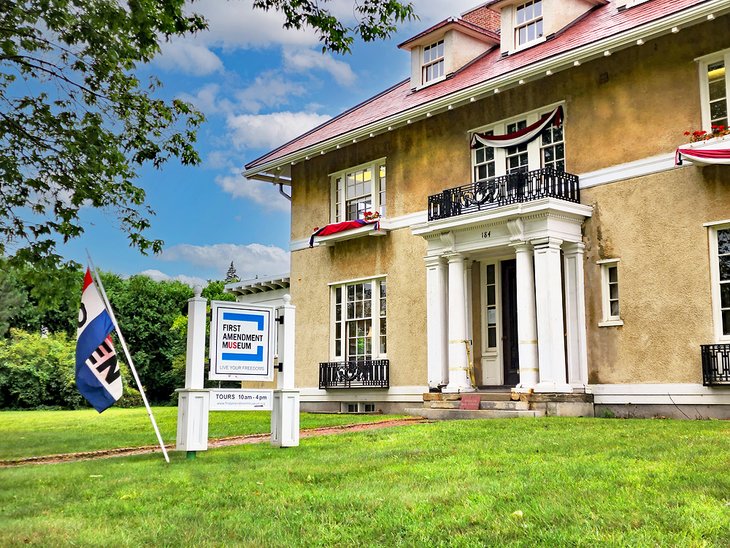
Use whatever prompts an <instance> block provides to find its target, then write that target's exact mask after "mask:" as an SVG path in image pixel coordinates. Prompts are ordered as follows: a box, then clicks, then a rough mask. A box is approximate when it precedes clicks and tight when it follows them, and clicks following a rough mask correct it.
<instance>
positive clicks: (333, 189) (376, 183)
mask: <svg viewBox="0 0 730 548" xmlns="http://www.w3.org/2000/svg"><path fill="white" fill-rule="evenodd" d="M380 165H385V166H386V167H385V180H386V183H385V184H386V191H385V192H386V194H387V192H388V190H387V188H388V186H387V185H388V183H387V181H388V167H387V164H386V158H378V159H376V160H373V161H372V162H367V163H364V164H360V165H357V166H352V167H348V168H347V169H342V170H340V171H336V172H334V173H330V174H329V177H330V221H329V222H330V223H334V222H336V221H335V219H336V213H337V212H336V207H337V178H338V177H343V183H342V189H343V190H342V192H343V196H342V201H341V202H340V221H345V220H347V219H346V217H347V215H346V214H347V207H346V204H347V199H346V194H347V189H346V186H345V181H344V176H345V174H346V173H351V172H353V171H359V170H361V169H366V168H368V167H369V168H371V169H372V170H373V184H372V188H371V191H370V197H371V200H372V204H373V205H372V211H373V212H375V211H377V212H378V213H381V216H382V217H384V215H382V209H383V208H382V207H381V206H385V204H381V203H380V175H379V172H378V166H380Z"/></svg>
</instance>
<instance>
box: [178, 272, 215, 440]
mask: <svg viewBox="0 0 730 548" xmlns="http://www.w3.org/2000/svg"><path fill="white" fill-rule="evenodd" d="M194 292H195V297H193V298H192V299H189V300H188V341H187V353H186V355H185V388H180V389H178V390H176V392H177V393H178V398H177V436H176V440H175V450H176V451H205V450H207V449H208V410H209V409H210V393H209V392H208V390H206V389H204V388H203V386H204V384H203V382H204V367H205V366H204V359H205V322H206V305H207V302H208V300H207V299H205V298H203V297H201V296H200V295H201V288H200V286H195V289H194Z"/></svg>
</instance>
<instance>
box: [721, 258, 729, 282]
mask: <svg viewBox="0 0 730 548" xmlns="http://www.w3.org/2000/svg"><path fill="white" fill-rule="evenodd" d="M720 280H722V281H726V280H730V255H726V256H725V257H720Z"/></svg>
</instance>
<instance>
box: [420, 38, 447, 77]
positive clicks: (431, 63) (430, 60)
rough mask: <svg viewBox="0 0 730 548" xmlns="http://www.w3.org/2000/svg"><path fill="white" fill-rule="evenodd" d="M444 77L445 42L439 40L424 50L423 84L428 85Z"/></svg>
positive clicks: (422, 65)
mask: <svg viewBox="0 0 730 548" xmlns="http://www.w3.org/2000/svg"><path fill="white" fill-rule="evenodd" d="M443 76H444V41H443V40H439V41H438V42H434V43H433V44H431V45H428V46H426V47H424V48H423V63H422V64H421V83H423V84H427V83H428V82H431V81H433V80H438V79H440V78H443Z"/></svg>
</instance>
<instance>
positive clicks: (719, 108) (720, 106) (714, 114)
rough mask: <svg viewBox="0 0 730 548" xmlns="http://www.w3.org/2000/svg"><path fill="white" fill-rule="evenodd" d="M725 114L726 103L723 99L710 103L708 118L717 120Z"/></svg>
mask: <svg viewBox="0 0 730 548" xmlns="http://www.w3.org/2000/svg"><path fill="white" fill-rule="evenodd" d="M725 116H727V103H726V102H725V101H716V102H714V103H710V118H712V119H713V120H717V119H718V118H723V117H725Z"/></svg>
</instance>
